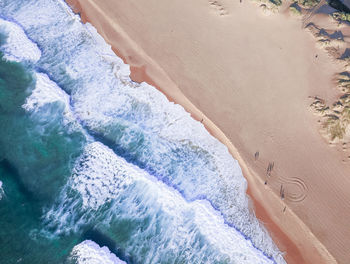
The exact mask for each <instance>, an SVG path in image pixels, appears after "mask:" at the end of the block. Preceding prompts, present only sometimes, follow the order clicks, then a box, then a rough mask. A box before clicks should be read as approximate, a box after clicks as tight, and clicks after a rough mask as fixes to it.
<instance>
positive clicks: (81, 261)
mask: <svg viewBox="0 0 350 264" xmlns="http://www.w3.org/2000/svg"><path fill="white" fill-rule="evenodd" d="M70 259H71V260H73V261H74V262H75V263H76V264H101V263H104V264H126V262H124V261H122V260H120V259H119V258H118V257H117V256H116V255H114V254H113V253H112V252H110V250H109V249H108V248H107V247H106V246H104V247H100V246H99V245H98V244H96V243H95V242H94V241H91V240H85V241H83V242H81V243H80V244H78V245H76V246H75V247H74V248H73V250H72V252H71V256H70Z"/></svg>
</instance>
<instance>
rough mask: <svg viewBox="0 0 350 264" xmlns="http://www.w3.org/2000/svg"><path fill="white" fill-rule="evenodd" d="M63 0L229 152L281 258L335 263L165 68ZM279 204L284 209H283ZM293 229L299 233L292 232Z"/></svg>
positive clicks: (134, 75)
mask: <svg viewBox="0 0 350 264" xmlns="http://www.w3.org/2000/svg"><path fill="white" fill-rule="evenodd" d="M67 3H68V4H70V5H71V6H72V7H73V9H74V11H75V12H79V13H80V16H81V19H82V22H84V23H85V22H90V23H91V24H92V25H93V26H94V27H95V28H96V29H97V31H98V32H99V33H100V34H101V35H102V36H103V37H104V39H105V40H106V42H107V43H109V44H110V45H111V46H112V49H113V51H114V52H115V53H116V54H117V55H118V56H119V57H120V58H122V59H123V61H124V62H125V63H127V64H129V65H130V69H131V79H132V80H133V81H136V82H143V81H145V82H147V83H149V84H150V85H153V86H154V87H156V88H157V89H158V90H160V91H161V92H162V93H164V94H165V95H166V96H167V98H168V99H169V100H170V101H172V102H174V103H177V104H180V105H182V106H183V107H184V109H185V110H186V111H187V112H189V113H190V114H191V116H192V117H193V118H194V119H196V120H197V121H201V120H202V119H203V120H204V121H203V125H204V126H205V127H206V129H207V130H208V131H209V133H210V134H211V135H213V136H214V137H216V138H217V139H218V140H219V141H221V142H222V143H223V144H225V145H226V146H227V147H228V149H229V152H230V153H231V154H232V156H233V157H234V158H235V159H236V160H237V161H238V162H239V165H240V167H241V169H242V172H243V175H244V177H245V178H246V180H247V182H248V190H247V194H248V196H249V197H250V199H251V200H252V201H253V204H254V211H255V214H256V216H257V218H258V219H259V221H260V222H262V223H263V225H264V226H265V227H266V229H267V230H268V232H269V234H270V235H271V237H272V239H273V240H274V242H275V243H276V245H277V246H278V248H279V249H280V250H281V251H284V252H286V255H285V259H286V261H287V262H288V263H298V264H301V263H337V262H336V260H335V258H334V257H333V256H332V255H331V254H330V253H329V252H328V250H327V248H326V247H325V246H324V245H323V244H322V243H321V242H320V241H319V239H318V238H317V237H316V236H315V235H314V234H313V232H312V231H311V230H310V229H309V228H308V226H307V225H306V224H305V223H304V222H303V221H302V220H301V219H300V218H299V217H298V215H296V214H295V212H294V211H293V209H292V208H291V206H290V205H289V204H287V203H285V202H284V201H282V200H281V199H280V197H279V195H278V193H276V190H274V189H273V188H272V187H270V185H269V184H268V185H265V184H264V180H263V178H262V176H259V173H260V174H261V171H258V172H257V170H256V168H253V167H252V166H249V162H247V159H246V158H245V157H243V156H242V155H241V154H240V151H239V150H238V149H239V146H238V147H236V146H235V145H234V144H233V143H232V142H231V141H230V139H229V138H228V137H227V136H226V135H225V134H224V132H223V131H222V130H221V129H220V128H219V127H217V126H216V125H215V124H214V123H213V122H212V121H211V120H210V118H208V117H207V116H206V115H205V114H204V113H203V112H201V111H200V110H199V108H198V107H196V106H195V105H194V104H193V103H192V102H191V101H190V99H189V98H188V97H186V95H185V94H184V93H183V92H182V91H181V90H180V88H179V87H178V85H177V84H176V83H175V82H174V81H173V80H172V79H171V78H170V77H169V75H168V74H167V73H166V71H165V70H164V69H163V68H162V67H161V66H160V65H159V64H158V63H157V62H156V61H155V60H154V59H152V58H151V57H150V56H148V55H147V53H146V52H145V51H144V50H143V49H142V47H140V46H139V45H138V44H137V42H136V41H134V40H133V39H132V38H131V37H130V36H129V35H128V34H127V33H126V31H125V30H124V29H123V27H122V26H120V25H118V23H116V22H115V21H113V20H112V19H110V18H109V17H108V16H107V15H106V14H104V12H103V10H101V9H99V7H98V6H97V5H96V4H95V3H94V2H93V1H90V0H86V1H84V4H83V6H82V5H81V4H80V2H79V0H77V1H75V0H69V1H67ZM165 87H166V88H165ZM243 152H244V151H243ZM283 208H286V209H285V212H283ZM287 216H288V217H287ZM281 219H282V220H281ZM295 230H299V231H300V232H297V233H296V232H295Z"/></svg>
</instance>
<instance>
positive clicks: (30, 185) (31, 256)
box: [0, 0, 285, 264]
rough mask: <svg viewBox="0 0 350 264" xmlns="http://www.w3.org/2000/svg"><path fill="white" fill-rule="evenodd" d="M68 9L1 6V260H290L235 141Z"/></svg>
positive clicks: (12, 1)
mask: <svg viewBox="0 0 350 264" xmlns="http://www.w3.org/2000/svg"><path fill="white" fill-rule="evenodd" d="M129 75H130V68H129V66H128V65H126V64H124V63H123V61H122V60H121V59H120V58H119V57H117V56H116V55H115V54H114V53H113V52H112V50H111V47H110V46H109V45H108V44H107V43H105V41H104V40H103V38H102V37H101V36H100V35H99V34H98V33H97V31H96V30H95V28H94V27H93V26H91V25H90V24H82V23H81V21H80V17H79V16H78V15H75V14H74V13H73V12H72V11H71V10H70V8H69V7H68V6H67V4H66V3H65V2H64V1H60V0H0V263H4V264H7V263H239V264H241V263H285V262H284V260H283V255H282V253H281V252H280V251H279V250H278V248H277V247H276V246H275V245H274V243H273V241H272V240H271V238H270V236H269V234H268V233H267V232H266V230H265V229H264V227H263V226H262V225H261V224H260V223H259V221H258V220H257V219H256V218H255V216H254V213H253V212H251V211H250V209H249V203H248V202H249V201H248V197H247V196H246V189H247V183H246V180H245V179H244V177H243V175H242V171H241V169H240V167H239V165H238V162H237V161H236V160H234V159H233V158H232V156H231V155H230V154H229V152H228V150H227V148H226V146H224V145H223V144H221V143H220V142H219V141H218V140H217V139H215V138H214V137H212V136H211V135H210V134H209V133H208V132H207V131H206V130H205V128H204V126H203V125H202V124H201V123H200V122H197V121H196V120H194V119H192V118H191V116H190V114H189V113H187V112H186V111H185V110H184V109H183V108H182V107H181V106H180V105H177V104H174V103H172V102H169V101H168V100H167V98H166V97H165V96H164V95H163V94H162V93H161V92H159V91H158V90H157V89H156V88H154V87H152V86H150V85H148V84H147V83H144V82H143V83H135V82H133V81H132V80H131V79H130V76H129Z"/></svg>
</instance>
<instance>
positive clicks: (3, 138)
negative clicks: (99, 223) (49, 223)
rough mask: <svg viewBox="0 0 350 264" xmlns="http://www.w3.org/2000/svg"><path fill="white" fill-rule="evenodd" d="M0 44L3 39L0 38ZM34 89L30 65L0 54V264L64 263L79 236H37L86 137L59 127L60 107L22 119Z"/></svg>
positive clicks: (61, 108) (60, 119) (77, 241)
mask: <svg viewBox="0 0 350 264" xmlns="http://www.w3.org/2000/svg"><path fill="white" fill-rule="evenodd" d="M0 43H1V38H0ZM34 87H35V79H34V78H33V75H32V72H31V69H30V67H29V66H28V65H22V64H19V63H16V62H9V61H5V60H4V59H3V54H2V53H0V181H2V183H3V190H4V195H3V197H2V199H1V200H0V227H1V228H0V245H1V250H0V263H2V264H7V263H63V261H64V259H66V257H67V255H68V254H69V253H70V251H71V249H72V247H73V246H74V245H76V244H77V243H79V241H80V239H79V238H77V237H70V236H66V237H62V238H60V239H47V238H45V237H44V236H42V235H40V233H39V230H40V225H41V221H42V220H41V218H40V217H41V214H42V210H43V208H44V207H45V206H46V205H47V204H48V203H49V202H50V201H52V200H53V198H54V197H55V195H57V192H58V191H59V190H60V187H61V186H62V185H63V184H64V183H65V180H66V178H67V177H68V176H69V174H70V169H71V164H72V162H73V160H74V158H75V157H76V156H77V155H79V154H80V149H81V147H82V144H84V138H83V137H82V135H80V134H79V133H77V132H73V133H68V132H66V130H65V129H64V127H63V124H62V111H63V106H62V105H59V104H57V105H56V107H50V108H45V107H44V108H43V109H41V110H40V113H32V114H26V113H25V111H24V110H23V108H22V107H21V106H22V105H23V104H24V103H25V99H26V97H27V96H28V95H29V94H30V92H31V91H32V89H33V88H34Z"/></svg>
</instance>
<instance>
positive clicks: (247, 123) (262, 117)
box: [67, 0, 350, 264]
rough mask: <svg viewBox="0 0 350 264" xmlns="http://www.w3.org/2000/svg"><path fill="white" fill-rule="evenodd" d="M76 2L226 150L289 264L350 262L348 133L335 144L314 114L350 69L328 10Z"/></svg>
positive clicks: (138, 76) (137, 70) (141, 73)
mask: <svg viewBox="0 0 350 264" xmlns="http://www.w3.org/2000/svg"><path fill="white" fill-rule="evenodd" d="M67 2H68V3H69V4H70V5H71V6H72V7H73V9H74V10H75V11H76V12H79V13H80V15H81V17H82V20H83V21H84V22H86V21H88V22H90V23H92V24H93V25H94V26H95V27H96V29H97V30H98V32H99V33H100V34H101V35H102V36H103V37H104V38H105V40H106V41H107V42H108V43H109V44H111V45H112V47H113V50H114V51H115V52H116V54H117V55H118V56H120V57H121V58H122V59H123V60H124V61H125V62H126V63H127V64H129V65H130V66H131V70H132V79H133V80H134V81H137V82H142V81H145V82H147V83H149V84H152V85H154V86H156V87H157V88H158V89H159V90H161V91H162V92H163V93H164V94H166V95H167V97H168V98H169V99H170V100H171V101H174V102H176V103H178V104H180V105H182V106H183V107H184V108H185V109H186V110H187V111H188V112H190V113H191V114H192V116H193V117H194V118H196V119H197V120H199V121H201V120H203V124H204V125H205V126H206V128H207V129H208V131H209V132H210V133H211V134H212V135H214V136H215V137H217V138H218V139H219V140H220V141H221V142H223V143H224V144H226V145H227V147H228V148H229V150H230V152H231V154H232V155H233V157H234V158H235V159H237V160H238V161H239V163H240V166H241V168H242V170H243V174H244V176H245V177H246V179H247V181H248V194H249V196H250V197H251V199H252V201H253V203H252V204H253V206H252V207H254V210H255V214H256V216H257V217H258V219H259V220H260V221H261V222H262V223H263V224H264V225H265V227H266V228H267V230H268V231H269V233H270V234H271V236H272V238H273V240H274V241H275V243H276V245H277V246H278V247H279V248H280V250H281V251H283V252H285V259H286V261H287V262H288V263H297V264H302V263H341V264H343V263H344V264H345V263H349V261H350V254H349V246H348V245H350V221H349V219H350V191H349V190H350V177H349V175H350V150H349V149H348V148H350V143H349V144H348V141H349V140H348V136H347V134H346V133H347V132H348V130H349V128H348V127H347V128H346V129H344V131H345V132H344V133H345V135H344V136H343V139H338V140H337V139H335V140H330V139H329V138H330V137H331V136H330V133H331V132H329V131H331V130H327V129H325V128H324V127H323V126H322V125H321V124H322V123H324V122H325V121H324V120H325V118H328V117H329V116H331V114H329V115H327V116H326V115H320V111H319V108H317V109H316V110H317V111H318V112H317V111H316V112H317V113H318V115H315V113H314V112H315V108H310V104H312V103H313V102H315V97H317V98H322V99H321V100H320V103H319V104H321V103H322V106H324V105H332V104H333V102H336V101H337V100H339V97H340V96H341V91H339V89H336V85H337V84H336V82H337V79H336V76H337V74H339V73H341V72H344V71H346V69H347V68H346V65H345V64H344V61H340V60H338V59H337V58H342V54H344V52H345V51H346V49H347V48H348V46H349V45H348V42H347V41H348V36H349V35H348V33H350V31H349V29H348V27H347V26H342V27H339V26H338V25H337V23H336V22H335V20H332V19H331V18H330V17H329V15H328V14H327V12H328V10H329V7H327V6H323V5H322V4H320V5H319V6H318V7H317V8H318V9H317V10H321V11H322V12H321V11H319V12H316V14H315V15H313V16H310V15H308V14H304V15H299V16H298V15H293V14H292V13H291V12H290V11H289V10H290V9H289V5H288V4H283V5H282V6H281V7H280V9H279V12H273V11H271V10H270V9H268V8H266V6H262V7H261V6H260V7H259V5H260V3H254V2H251V1H247V0H245V1H242V2H240V1H239V0H237V1H228V0H221V1H208V0H200V1H185V0H179V1H156V0H148V1H145V0H138V1H137V0H128V1H126V0H121V1H111V0H99V1H97V0H69V1H67ZM327 8H328V9H327ZM310 23H313V24H310ZM307 25H308V26H307ZM313 25H314V26H313ZM306 26H307V27H306ZM305 27H306V28H305ZM322 29H325V32H326V33H327V34H323V35H320V32H321V33H322V32H323V31H322ZM336 31H337V32H338V31H340V32H341V34H342V36H343V37H342V41H341V40H340V39H339V38H337V39H336V41H335V40H334V38H333V37H331V36H334V34H333V33H334V32H336ZM324 39H325V40H324ZM327 111H330V110H327ZM332 111H333V110H332ZM338 112H339V111H337V112H335V114H338ZM327 113H328V112H327ZM337 120H342V119H341V118H340V119H339V118H338V119H337ZM344 122H345V121H344ZM337 124H338V123H337ZM342 124H343V123H342ZM325 131H326V132H325ZM327 131H328V132H329V133H328V132H327ZM332 131H333V130H332Z"/></svg>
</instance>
